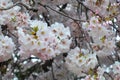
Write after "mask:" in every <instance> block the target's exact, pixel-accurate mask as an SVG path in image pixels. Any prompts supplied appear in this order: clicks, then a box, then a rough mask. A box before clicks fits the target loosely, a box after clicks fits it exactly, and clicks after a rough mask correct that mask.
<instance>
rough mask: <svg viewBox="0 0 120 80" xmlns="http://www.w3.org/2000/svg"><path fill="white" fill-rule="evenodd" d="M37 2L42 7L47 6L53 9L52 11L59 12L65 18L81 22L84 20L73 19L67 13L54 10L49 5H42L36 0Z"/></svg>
mask: <svg viewBox="0 0 120 80" xmlns="http://www.w3.org/2000/svg"><path fill="white" fill-rule="evenodd" d="M38 4H39V5H41V6H42V7H44V8H45V9H47V8H48V9H50V10H52V11H54V12H56V13H58V14H60V15H62V16H64V17H67V18H70V19H72V20H73V21H81V22H85V20H80V19H74V18H72V17H70V16H69V15H67V14H64V13H62V12H60V11H57V10H55V9H53V8H51V7H50V6H48V5H44V4H42V3H40V2H38Z"/></svg>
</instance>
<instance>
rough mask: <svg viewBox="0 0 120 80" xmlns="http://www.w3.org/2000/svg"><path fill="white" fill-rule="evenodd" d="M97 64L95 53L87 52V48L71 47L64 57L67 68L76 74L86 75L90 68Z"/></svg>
mask: <svg viewBox="0 0 120 80" xmlns="http://www.w3.org/2000/svg"><path fill="white" fill-rule="evenodd" d="M97 64H98V61H97V58H96V54H89V51H88V50H85V49H81V50H80V48H78V47H76V48H75V49H72V50H71V51H70V52H69V53H68V56H67V57H66V66H67V68H68V70H70V71H71V72H73V73H75V74H76V75H77V76H79V77H82V76H86V73H88V72H89V70H90V69H94V68H95V66H96V65H97Z"/></svg>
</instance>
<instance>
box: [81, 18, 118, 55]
mask: <svg viewBox="0 0 120 80" xmlns="http://www.w3.org/2000/svg"><path fill="white" fill-rule="evenodd" d="M82 27H83V29H84V30H87V32H88V34H89V36H90V37H92V43H90V44H91V45H92V48H93V50H94V52H96V54H97V55H99V56H103V55H104V56H108V55H111V54H112V53H113V52H114V48H115V47H116V46H115V32H114V31H113V30H112V29H111V28H110V27H109V26H108V25H107V24H106V23H104V22H100V21H99V17H96V16H93V17H91V18H90V21H89V22H84V23H83V25H82Z"/></svg>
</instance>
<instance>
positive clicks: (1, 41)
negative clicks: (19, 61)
mask: <svg viewBox="0 0 120 80" xmlns="http://www.w3.org/2000/svg"><path fill="white" fill-rule="evenodd" d="M14 50H15V44H14V43H13V41H12V39H11V38H9V37H8V36H3V35H0V62H2V61H6V60H8V59H10V58H11V57H12V54H13V53H14Z"/></svg>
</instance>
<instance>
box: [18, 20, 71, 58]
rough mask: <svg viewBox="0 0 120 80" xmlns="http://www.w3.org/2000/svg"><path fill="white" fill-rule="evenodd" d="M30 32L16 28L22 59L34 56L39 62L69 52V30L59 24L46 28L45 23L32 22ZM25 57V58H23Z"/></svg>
mask: <svg viewBox="0 0 120 80" xmlns="http://www.w3.org/2000/svg"><path fill="white" fill-rule="evenodd" d="M30 27H31V30H25V29H22V28H18V37H19V39H18V40H19V43H20V51H19V54H20V55H21V56H23V57H24V58H25V57H26V58H27V57H30V55H35V56H37V57H39V58H40V59H41V60H48V59H51V58H53V57H55V56H57V55H59V54H60V53H66V52H68V51H69V50H70V44H71V39H70V30H69V27H66V28H65V27H64V25H63V24H61V23H57V22H56V23H55V24H52V25H51V26H47V24H46V23H45V22H42V21H38V20H32V21H31V22H30ZM25 55H26V56H25Z"/></svg>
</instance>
